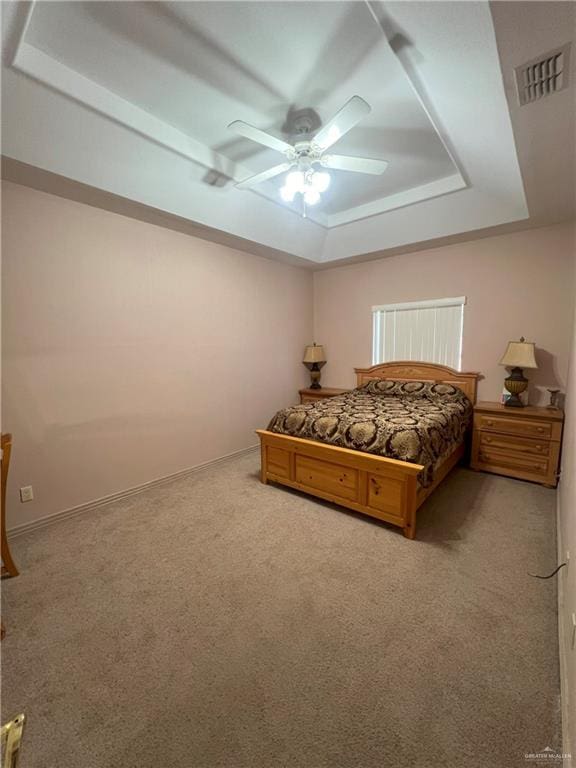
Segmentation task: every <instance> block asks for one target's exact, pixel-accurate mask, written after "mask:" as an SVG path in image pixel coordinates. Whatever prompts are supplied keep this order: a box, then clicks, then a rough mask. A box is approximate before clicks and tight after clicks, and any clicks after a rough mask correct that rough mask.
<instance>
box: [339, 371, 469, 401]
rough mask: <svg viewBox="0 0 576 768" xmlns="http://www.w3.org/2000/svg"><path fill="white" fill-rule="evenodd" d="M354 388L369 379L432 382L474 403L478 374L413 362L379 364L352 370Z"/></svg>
mask: <svg viewBox="0 0 576 768" xmlns="http://www.w3.org/2000/svg"><path fill="white" fill-rule="evenodd" d="M354 371H355V373H356V386H357V387H359V386H360V385H361V384H364V382H366V381H370V379H392V380H394V381H434V382H436V383H437V384H453V385H454V386H455V387H459V388H460V389H461V390H462V391H463V392H465V393H466V395H468V397H469V399H470V400H471V401H472V403H475V402H476V387H477V384H478V379H479V378H480V374H479V373H461V372H460V371H455V370H454V369H453V368H448V367H447V366H445V365H436V364H435V363H418V362H414V361H406V362H393V363H380V365H373V366H372V367H371V368H354Z"/></svg>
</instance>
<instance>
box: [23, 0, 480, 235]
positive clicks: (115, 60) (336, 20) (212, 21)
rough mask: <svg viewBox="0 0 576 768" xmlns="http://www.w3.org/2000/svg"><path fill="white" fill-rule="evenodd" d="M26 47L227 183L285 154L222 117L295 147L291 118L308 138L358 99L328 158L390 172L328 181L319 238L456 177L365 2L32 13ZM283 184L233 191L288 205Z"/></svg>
mask: <svg viewBox="0 0 576 768" xmlns="http://www.w3.org/2000/svg"><path fill="white" fill-rule="evenodd" d="M26 41H27V42H28V43H30V44H31V45H33V46H34V47H35V48H36V49H38V50H40V51H43V52H44V53H45V54H48V55H49V56H50V57H51V58H53V59H55V60H56V61H58V62H59V63H61V64H64V65H66V67H68V68H70V69H71V70H73V71H74V72H77V73H78V74H79V75H82V76H83V77H85V78H88V79H89V80H91V81H93V82H95V83H97V84H98V85H100V86H103V87H104V88H105V89H107V90H109V91H111V92H112V93H114V94H116V95H118V96H121V97H122V98H123V99H125V100H126V101H128V102H130V103H131V104H134V105H137V106H138V107H140V108H142V109H143V110H146V111H147V112H149V113H151V114H152V115H154V116H155V117H156V118H158V119H159V120H160V121H162V122H164V123H166V124H168V125H170V126H173V127H175V128H177V129H179V130H180V131H182V132H183V133H184V134H186V135H187V136H190V137H192V138H194V139H195V140H196V141H197V142H199V143H200V144H202V145H204V147H205V148H206V149H207V150H209V151H210V152H209V153H208V155H206V154H205V155H204V158H199V159H202V160H203V161H204V162H206V160H205V158H206V156H214V157H218V158H225V160H227V161H229V162H226V163H225V167H226V170H227V172H230V169H233V170H232V173H233V175H234V176H235V177H236V179H238V178H241V177H242V176H245V175H251V174H253V173H258V172H259V171H262V170H264V169H266V168H268V167H270V166H272V165H276V164H278V163H279V162H282V160H283V157H282V156H281V155H279V154H278V153H276V152H274V151H272V150H267V149H264V148H262V147H261V146H259V145H258V144H255V143H254V142H251V141H249V140H248V139H244V138H240V137H237V136H234V135H233V134H232V133H231V132H230V131H229V130H228V129H227V126H228V124H229V123H230V122H232V121H233V120H244V121H246V122H249V123H251V124H253V125H256V126H257V127H259V128H262V129H264V130H266V131H269V132H271V133H273V134H275V135H277V136H280V137H282V138H284V139H286V140H288V141H291V142H292V141H295V140H296V137H295V135H294V134H293V133H291V132H290V130H291V128H292V129H293V124H292V123H291V120H290V116H291V115H292V114H293V113H294V111H295V110H302V109H307V110H311V114H312V115H313V118H314V121H315V123H316V124H315V126H314V129H315V130H317V129H318V128H319V127H320V126H321V125H322V124H323V123H325V122H326V121H327V120H328V119H330V117H332V115H333V114H334V113H335V112H336V111H337V110H338V109H339V108H340V107H341V106H342V105H343V104H344V103H345V102H346V101H347V100H348V99H349V98H350V97H351V96H353V95H355V94H358V95H360V96H362V97H363V98H364V99H366V100H367V101H368V102H369V104H370V105H371V107H372V111H371V113H370V114H369V115H367V116H366V117H365V118H364V119H363V120H362V121H361V122H360V124H359V125H358V126H356V127H355V128H354V129H352V130H351V131H350V132H349V133H348V134H346V135H345V136H344V137H343V138H342V139H341V140H340V141H339V142H337V144H336V145H334V147H332V148H331V152H334V153H336V154H346V155H357V156H360V157H373V158H381V159H385V160H386V161H387V162H388V163H389V165H388V168H387V170H386V172H385V173H384V174H383V175H381V176H371V175H368V174H362V173H353V172H348V171H340V170H331V171H330V174H331V177H332V184H331V188H330V190H329V192H327V193H326V194H325V195H324V196H323V198H322V201H321V205H320V206H319V207H318V208H317V209H313V210H309V211H308V215H309V216H311V217H312V218H313V219H315V220H317V221H318V222H319V223H321V224H323V225H324V226H327V227H330V226H331V225H334V224H342V223H346V222H349V221H354V220H356V219H359V218H364V217H365V216H366V215H374V214H375V213H378V212H380V211H382V210H389V209H390V208H391V207H396V206H397V204H406V202H405V201H404V198H403V197H402V195H403V193H406V192H411V195H410V197H409V198H407V200H409V201H410V202H413V201H414V199H426V198H428V197H430V196H433V194H434V183H435V182H442V180H446V179H452V180H453V178H454V176H458V174H459V172H458V169H457V167H456V166H455V164H454V162H453V160H452V158H451V156H450V154H449V153H448V151H447V149H446V147H445V145H444V143H443V142H442V140H441V138H440V136H439V134H438V132H437V131H436V129H435V127H434V125H433V123H432V121H431V119H430V117H429V115H428V114H427V112H426V110H425V109H424V107H423V105H422V103H421V102H420V99H419V98H418V96H417V94H416V92H415V90H414V88H413V85H412V83H411V81H410V79H409V78H408V76H407V74H406V72H405V71H404V69H403V67H402V65H401V63H400V61H399V59H398V57H397V56H396V55H395V53H394V51H393V50H392V48H391V47H390V44H389V43H388V40H387V37H386V34H385V33H384V30H383V29H382V27H381V26H380V24H379V23H378V22H377V20H376V19H375V17H374V15H373V13H372V11H371V9H370V7H369V6H368V5H367V4H365V3H363V2H335V3H333V2H317V3H315V2H307V3H301V2H191V3H162V2H155V3H139V2H130V3H115V2H90V3H82V2H79V3H58V2H54V3H53V2H51V3H39V4H38V5H37V6H36V8H35V10H34V13H33V16H32V20H31V24H30V27H29V29H28V31H27V34H26ZM215 165H216V167H217V168H218V166H219V163H215ZM220 167H221V161H220ZM283 183H284V175H282V176H279V177H277V179H275V180H273V181H269V182H266V183H264V184H262V185H260V186H259V187H258V188H257V189H256V190H255V191H243V192H241V193H239V194H244V195H246V194H248V195H254V194H261V195H266V196H268V197H269V198H270V199H271V200H273V201H274V202H276V203H277V204H278V205H280V206H286V205H287V204H286V203H284V202H283V201H282V200H281V199H280V196H279V188H280V187H281V186H282V184H283ZM458 186H460V188H462V187H464V186H465V183H464V181H463V179H462V178H461V177H460V184H459V185H458ZM420 188H424V189H423V191H422V193H421V194H420V193H419V192H418V190H419V189H420ZM452 188H454V187H452ZM439 189H440V190H441V191H443V190H444V187H439ZM294 207H297V204H296V203H295V204H294Z"/></svg>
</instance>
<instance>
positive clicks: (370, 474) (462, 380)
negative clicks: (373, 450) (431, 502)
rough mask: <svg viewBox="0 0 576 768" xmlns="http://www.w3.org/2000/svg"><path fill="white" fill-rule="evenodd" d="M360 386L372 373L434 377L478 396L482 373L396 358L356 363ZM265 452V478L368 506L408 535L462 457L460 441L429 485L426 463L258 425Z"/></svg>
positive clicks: (376, 375)
mask: <svg viewBox="0 0 576 768" xmlns="http://www.w3.org/2000/svg"><path fill="white" fill-rule="evenodd" d="M354 370H355V373H356V379H357V386H360V385H361V384H364V382H366V381H369V380H370V379H384V380H386V379H390V380H395V381H433V382H436V383H446V384H453V385H454V386H456V387H459V388H460V389H461V390H463V391H464V392H465V393H466V395H467V396H468V398H469V399H470V401H471V402H472V403H473V404H474V403H475V402H476V386H477V382H478V377H479V374H477V373H460V372H459V371H455V370H453V369H452V368H447V367H446V366H442V365H434V364H432V363H415V362H394V363H382V364H381V365H373V366H372V367H371V368H355V369H354ZM257 434H258V436H259V438H260V447H261V455H262V468H261V480H262V482H263V483H268V482H274V483H280V484H281V485H287V486H289V487H290V488H296V489H297V490H299V491H305V492H306V493H309V494H311V495H313V496H318V497H319V498H321V499H326V500H327V501H332V502H334V503H336V504H340V505H342V506H343V507H348V508H349V509H353V510H355V511H356V512H363V513H364V514H366V515H370V516H371V517H376V518H378V519H379V520H383V521H385V522H387V523H392V525H396V526H399V527H400V528H402V530H403V532H404V535H405V536H406V537H407V538H409V539H413V538H414V536H415V535H416V510H417V509H418V507H419V506H420V505H421V504H422V503H423V502H424V500H425V499H427V498H428V496H429V495H430V494H431V493H432V491H433V490H434V489H435V488H436V487H437V486H438V484H439V483H441V482H442V480H443V479H444V478H445V477H446V475H447V474H448V472H450V470H451V469H452V468H453V467H454V466H455V465H456V464H457V463H458V462H459V461H460V459H461V458H462V456H463V454H464V450H465V445H464V443H461V444H460V445H459V446H458V447H457V448H456V449H455V450H454V451H453V452H452V453H451V454H449V455H448V456H447V457H446V458H445V459H444V460H443V462H442V463H441V464H440V465H438V466H437V467H436V469H435V472H434V481H433V483H432V485H431V486H429V487H428V488H420V487H419V486H418V484H417V480H416V479H417V476H418V474H419V472H420V471H421V470H422V469H423V466H422V465H421V464H410V463H408V462H405V461H398V460H396V459H388V458H385V457H383V456H375V455H373V454H369V453H363V452H361V451H354V450H350V449H348V448H339V447H337V446H333V445H328V444H325V443H321V442H318V441H316V440H304V439H302V438H299V437H291V436H289V435H281V434H277V433H275V432H269V431H267V430H265V429H259V430H257Z"/></svg>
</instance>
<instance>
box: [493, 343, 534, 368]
mask: <svg viewBox="0 0 576 768" xmlns="http://www.w3.org/2000/svg"><path fill="white" fill-rule="evenodd" d="M534 348H535V344H533V343H532V342H531V341H524V337H522V338H521V339H520V341H509V342H508V347H507V349H506V352H505V353H504V356H503V358H502V359H501V360H500V365H505V366H506V367H507V368H538V363H537V362H536V356H535V354H534Z"/></svg>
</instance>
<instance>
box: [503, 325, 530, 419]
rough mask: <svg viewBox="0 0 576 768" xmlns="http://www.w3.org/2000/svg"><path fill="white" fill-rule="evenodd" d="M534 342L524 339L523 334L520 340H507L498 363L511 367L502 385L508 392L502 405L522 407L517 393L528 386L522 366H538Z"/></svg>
mask: <svg viewBox="0 0 576 768" xmlns="http://www.w3.org/2000/svg"><path fill="white" fill-rule="evenodd" d="M534 346H535V345H534V344H533V343H532V342H530V341H526V340H525V338H524V336H522V337H521V338H520V341H509V342H508V348H507V349H506V352H505V353H504V357H503V358H502V360H500V365H505V366H506V367H507V368H512V371H511V373H510V375H509V376H508V378H507V379H504V386H505V387H506V389H507V390H508V392H510V397H509V398H508V400H506V402H505V403H504V405H507V406H510V407H512V408H523V407H524V404H523V403H522V401H521V400H520V397H519V395H520V394H521V393H522V392H524V390H525V389H526V387H527V386H528V379H527V378H526V377H525V376H524V373H523V371H522V369H523V368H538V364H537V363H536V357H535V355H534Z"/></svg>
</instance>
